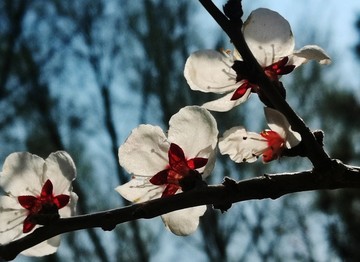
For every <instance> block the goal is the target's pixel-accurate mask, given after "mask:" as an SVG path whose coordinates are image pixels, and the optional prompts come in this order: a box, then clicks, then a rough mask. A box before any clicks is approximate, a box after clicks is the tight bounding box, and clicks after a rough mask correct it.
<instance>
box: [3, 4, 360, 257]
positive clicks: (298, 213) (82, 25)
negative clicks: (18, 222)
mask: <svg viewBox="0 0 360 262" xmlns="http://www.w3.org/2000/svg"><path fill="white" fill-rule="evenodd" d="M197 8H199V7H198V6H197V5H196V3H195V2H193V1H186V0H181V1H157V0H141V1H140V0H139V1H121V0H118V1H117V0H107V1H106V0H72V1H60V0H48V1H43V0H31V1H22V0H4V1H2V2H1V3H0V24H1V26H0V57H2V59H1V60H0V108H1V112H2V114H1V116H0V133H1V136H0V141H1V145H2V146H1V151H0V156H1V159H2V160H4V159H5V157H6V156H7V155H8V154H9V153H10V152H14V151H30V152H32V153H35V154H38V155H40V156H42V157H46V156H48V155H49V154H50V153H51V152H53V151H56V150H60V149H65V150H67V151H68V152H69V153H70V154H71V155H72V156H73V158H74V160H75V162H76V165H77V168H78V178H77V180H76V183H75V185H74V191H75V192H76V193H77V194H78V195H79V205H78V213H79V214H84V213H89V212H95V211H98V210H105V209H110V208H114V207H118V206H121V205H127V204H128V203H126V202H125V201H124V200H123V199H122V198H121V197H120V196H119V195H118V194H117V193H116V192H115V191H114V188H115V187H116V186H117V185H119V184H122V183H125V182H126V181H128V179H129V178H130V177H129V175H128V174H126V173H125V172H124V171H123V170H122V169H121V168H120V166H119V164H118V156H117V150H118V147H119V145H120V144H121V143H123V142H124V140H125V139H126V137H127V136H128V134H129V133H130V131H131V129H133V128H134V127H136V126H137V125H138V124H140V123H151V124H156V125H160V126H162V127H167V125H168V120H169V118H170V117H171V115H173V114H174V113H176V112H177V111H178V110H179V109H180V108H181V107H183V106H186V105H190V104H202V103H203V102H204V101H207V100H209V99H210V98H211V96H212V95H211V94H198V93H196V92H193V91H191V90H190V89H189V88H188V87H187V84H186V81H185V79H184V77H183V67H184V63H185V61H186V58H187V57H188V56H189V54H190V53H191V52H193V51H195V50H197V49H201V48H204V46H205V47H206V48H211V49H219V48H220V47H224V48H231V44H230V43H229V42H228V40H226V39H225V40H224V36H223V34H221V31H220V30H219V35H218V36H216V35H215V36H213V39H215V41H214V42H215V44H214V46H209V45H208V44H207V43H205V42H204V40H203V37H204V35H206V34H207V33H206V32H203V31H202V28H201V25H199V24H196V22H195V20H194V19H193V17H194V16H196V15H197V11H198V10H197ZM359 21H360V20H359ZM359 24H360V22H359V23H358V25H359ZM358 27H359V26H358ZM359 28H360V27H359ZM311 40H313V39H311ZM316 40H317V39H316ZM359 46H360V44H359V45H358V47H357V50H358V51H357V52H358V53H359V54H360V51H359V50H360V48H359ZM323 70H324V69H320V67H319V66H318V65H315V64H311V65H309V66H308V67H306V68H304V69H299V70H297V71H295V72H294V74H293V76H292V77H291V78H287V81H285V86H286V88H287V92H288V99H289V101H290V104H291V105H292V106H294V109H295V111H296V112H298V113H299V115H300V116H301V117H303V118H304V119H305V120H306V122H308V123H309V124H310V126H311V128H321V129H322V130H324V132H325V144H326V147H327V149H328V151H329V152H330V154H331V156H332V157H335V158H339V159H341V160H342V161H344V162H347V163H353V164H357V165H359V164H360V163H359V161H358V160H357V159H358V157H359V153H360V152H359V146H358V145H359V143H358V142H357V141H358V138H359V135H358V134H359V132H358V131H359V130H358V129H359V128H360V123H358V121H360V119H359V118H358V117H357V116H358V115H359V113H360V105H359V101H358V100H357V98H356V97H354V96H353V94H352V93H351V91H349V90H348V89H343V88H342V87H341V85H342V84H343V83H334V82H330V81H326V80H325V79H326V77H325V76H324V71H323ZM299 90H301V91H299ZM330 101H331V102H330ZM247 112H251V114H249V113H247ZM214 115H215V117H216V118H217V120H218V125H219V128H220V133H222V132H223V131H224V130H226V129H228V128H230V127H231V126H234V125H244V124H246V125H250V126H252V127H254V131H255V130H258V131H259V130H260V129H261V128H263V127H264V126H260V125H259V122H263V121H256V119H259V118H260V117H261V115H262V106H261V105H260V104H259V103H258V101H257V98H256V97H255V96H254V97H253V98H252V99H251V101H250V103H248V104H246V105H242V106H241V107H239V108H237V109H234V110H232V111H231V112H229V113H227V114H222V113H215V114H214ZM307 167H310V165H309V163H307V162H306V161H302V160H299V159H298V158H296V159H283V160H281V162H280V161H279V162H277V163H272V164H269V165H266V166H264V165H262V164H255V165H251V166H250V165H246V164H245V165H237V164H235V163H233V162H232V161H230V160H229V159H228V158H227V157H223V156H220V155H219V161H218V162H217V166H216V168H215V170H214V172H213V175H212V176H211V177H210V178H209V181H208V182H209V183H220V182H221V180H222V178H223V177H224V176H229V177H232V178H234V179H244V178H247V177H254V176H257V175H261V174H263V173H269V172H281V171H284V170H287V169H290V170H297V169H304V168H307ZM359 196H360V195H359V193H358V192H357V191H356V190H339V191H326V192H320V193H315V192H313V193H309V192H308V193H299V194H293V195H290V196H286V197H283V198H281V199H278V200H277V201H270V200H264V201H248V202H243V203H240V204H237V205H234V206H233V207H232V208H231V209H230V210H229V211H228V212H227V213H225V214H222V213H221V212H220V211H219V210H212V209H209V210H208V211H207V213H206V214H205V216H204V217H203V218H202V220H201V223H200V228H199V230H198V232H196V233H195V234H194V235H192V236H189V237H183V238H180V237H177V236H174V235H172V234H170V233H169V232H167V231H166V230H164V228H163V225H162V224H161V223H159V221H160V220H159V219H153V220H150V221H135V222H131V223H127V224H123V225H119V226H118V227H117V228H116V230H114V231H111V232H102V231H100V230H94V229H89V230H86V231H81V232H75V233H71V234H67V235H66V236H64V237H63V240H62V241H63V243H62V245H61V247H60V248H59V251H58V252H57V253H56V254H55V255H52V256H48V257H44V258H36V259H31V258H23V260H24V261H25V260H26V261H32V260H34V261H75V260H76V261H168V260H174V261H185V260H188V259H189V258H191V259H194V260H196V261H294V260H297V261H298V260H299V261H330V260H333V259H334V260H335V259H338V260H342V259H344V260H346V261H357V260H358V258H359V257H360V253H359V251H358V249H357V246H358V245H359V244H360V243H359V242H360V235H359V234H360V233H359V230H357V229H358V228H359V226H360V225H359V224H358V223H359V222H358V221H359V219H358V217H359V215H358V214H359V212H358V210H359V207H360V202H359V201H360V198H359Z"/></svg>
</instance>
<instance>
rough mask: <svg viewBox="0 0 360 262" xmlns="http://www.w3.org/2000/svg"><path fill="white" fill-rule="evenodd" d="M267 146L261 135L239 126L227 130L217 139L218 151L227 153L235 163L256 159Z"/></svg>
mask: <svg viewBox="0 0 360 262" xmlns="http://www.w3.org/2000/svg"><path fill="white" fill-rule="evenodd" d="M267 147H268V144H267V141H266V140H265V139H264V138H263V137H262V136H261V135H259V134H257V133H253V132H246V130H245V128H244V127H241V126H238V127H233V128H231V129H229V130H227V131H226V132H225V133H224V135H223V137H222V138H220V140H219V149H220V153H221V154H223V155H225V154H228V155H229V157H230V158H231V159H232V160H233V161H235V162H236V163H241V162H254V161H256V160H257V159H258V157H259V156H260V154H261V153H262V152H263V151H264V150H265V149H266V148H267Z"/></svg>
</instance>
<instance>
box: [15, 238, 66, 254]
mask: <svg viewBox="0 0 360 262" xmlns="http://www.w3.org/2000/svg"><path fill="white" fill-rule="evenodd" d="M59 245H60V236H55V237H53V238H50V239H48V240H46V241H44V242H41V243H39V244H37V245H36V246H33V247H31V248H29V249H26V250H24V251H23V252H21V254H22V255H25V256H34V257H42V256H46V255H50V254H53V253H55V252H56V251H57V249H58V247H59Z"/></svg>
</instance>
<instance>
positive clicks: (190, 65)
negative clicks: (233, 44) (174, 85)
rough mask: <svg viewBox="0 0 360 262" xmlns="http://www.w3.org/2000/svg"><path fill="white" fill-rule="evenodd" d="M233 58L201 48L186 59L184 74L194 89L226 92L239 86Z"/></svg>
mask: <svg viewBox="0 0 360 262" xmlns="http://www.w3.org/2000/svg"><path fill="white" fill-rule="evenodd" d="M233 64H234V61H233V60H232V58H230V57H227V56H225V55H223V54H221V53H219V52H217V51H214V50H201V51H197V52H195V53H193V54H191V55H190V57H189V58H188V59H187V60H186V63H185V69H184V76H185V78H186V81H187V82H188V84H189V86H190V88H191V89H192V90H199V91H202V92H214V93H219V94H222V93H225V92H229V91H231V90H235V89H236V88H237V85H236V72H235V71H234V70H233V69H232V68H231V66H232V65H233Z"/></svg>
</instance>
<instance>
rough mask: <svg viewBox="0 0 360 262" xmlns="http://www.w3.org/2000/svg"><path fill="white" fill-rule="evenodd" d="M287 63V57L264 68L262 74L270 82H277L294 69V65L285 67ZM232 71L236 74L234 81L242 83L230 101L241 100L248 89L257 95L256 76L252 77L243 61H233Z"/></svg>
mask: <svg viewBox="0 0 360 262" xmlns="http://www.w3.org/2000/svg"><path fill="white" fill-rule="evenodd" d="M288 61H289V58H288V57H284V58H283V59H281V60H279V61H278V62H276V63H273V64H271V65H269V66H267V67H265V68H264V72H265V74H266V75H267V77H269V78H270V80H271V81H274V82H278V81H279V76H280V75H286V74H289V73H291V72H292V71H293V70H294V69H295V66H294V65H286V64H287V62H288ZM232 69H234V71H235V72H236V75H237V76H236V81H237V82H240V81H242V80H243V83H242V84H241V85H240V86H239V87H238V88H237V89H236V90H235V92H234V94H233V96H232V97H231V100H237V99H239V98H241V97H242V96H243V95H244V94H245V93H246V91H247V90H248V89H251V92H253V93H257V92H258V91H259V90H258V89H259V87H258V86H257V84H256V76H253V73H252V72H251V69H249V68H248V67H247V66H246V65H245V63H244V62H243V61H234V64H233V66H232Z"/></svg>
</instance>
